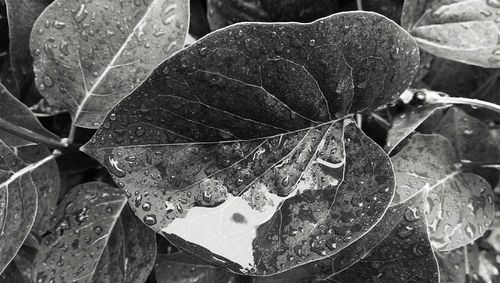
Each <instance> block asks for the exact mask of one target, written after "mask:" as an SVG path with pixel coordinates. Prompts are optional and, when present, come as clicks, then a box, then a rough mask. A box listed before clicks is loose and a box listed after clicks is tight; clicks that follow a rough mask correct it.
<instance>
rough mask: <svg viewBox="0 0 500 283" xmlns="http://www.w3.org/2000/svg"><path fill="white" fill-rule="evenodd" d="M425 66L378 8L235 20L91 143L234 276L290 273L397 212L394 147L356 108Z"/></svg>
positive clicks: (136, 194) (143, 201)
mask: <svg viewBox="0 0 500 283" xmlns="http://www.w3.org/2000/svg"><path fill="white" fill-rule="evenodd" d="M367 26H370V28H369V29H368V28H366V27H367ZM417 64H418V51H417V48H416V45H415V43H414V41H413V40H412V39H411V37H410V36H409V35H408V34H407V33H406V32H405V31H404V30H402V29H401V28H399V27H398V26H397V25H396V24H395V23H394V22H392V21H389V20H388V19H386V18H385V17H383V16H380V15H377V14H374V13H366V12H354V13H342V14H336V15H332V16H330V17H327V18H324V19H320V20H318V21H316V22H313V23H310V24H297V23H289V24H262V23H255V24H240V25H234V26H231V27H228V28H226V29H223V30H220V31H217V32H214V33H212V34H210V35H209V36H207V37H205V38H203V39H202V40H200V41H198V42H196V43H195V44H193V45H191V46H189V47H188V48H186V49H184V50H182V51H181V52H179V53H177V54H176V55H175V56H173V57H171V58H169V59H168V60H166V61H165V62H164V63H163V64H162V65H160V66H159V67H158V68H157V69H156V70H155V71H154V73H153V74H152V75H151V76H150V77H149V78H148V79H147V80H146V82H145V83H144V84H142V85H141V86H140V87H138V88H137V89H136V90H135V91H134V92H133V93H132V94H131V95H130V96H128V97H127V98H126V99H124V100H123V101H122V102H120V103H119V104H118V105H117V106H116V107H115V108H114V109H113V110H112V112H111V113H110V114H109V115H108V117H107V118H106V120H105V122H104V123H103V125H102V127H101V128H100V129H99V130H98V132H97V134H96V135H95V136H94V138H93V139H92V141H91V142H89V143H88V144H87V145H86V146H85V147H84V148H83V150H84V151H85V152H87V153H89V154H90V155H92V156H93V157H94V158H96V159H97V160H99V161H100V162H101V163H102V164H104V165H105V166H106V167H107V168H108V170H109V171H110V172H111V173H112V175H113V177H114V180H115V181H116V182H117V184H118V186H120V187H122V188H123V189H124V190H125V191H126V192H128V194H129V196H130V200H129V201H130V203H131V206H132V207H133V209H134V211H135V213H136V214H137V215H138V216H139V218H140V219H142V220H143V221H144V222H145V223H146V224H148V225H150V226H151V228H153V229H154V230H155V231H157V232H159V233H162V234H163V235H165V236H166V237H167V238H168V239H169V240H170V241H171V242H173V243H174V244H175V245H178V246H181V247H182V248H184V249H187V250H189V251H191V252H193V253H196V254H198V255H200V256H201V257H203V258H204V259H205V260H207V261H209V262H211V263H213V264H217V265H223V266H225V267H228V268H230V269H232V270H233V271H235V272H242V273H249V274H273V273H277V272H282V271H285V270H287V269H290V268H293V267H295V266H298V265H302V264H305V263H307V262H309V261H313V260H316V259H320V258H324V257H327V256H329V255H332V254H335V253H337V252H338V251H340V250H342V248H344V247H346V246H347V245H349V244H350V243H352V242H354V241H355V240H356V239H358V238H359V237H361V236H362V235H364V234H365V233H366V232H367V231H369V230H370V229H371V228H372V227H373V226H374V225H375V224H376V223H377V222H378V220H379V219H380V218H381V217H382V215H383V214H384V212H385V210H386V209H387V206H388V205H389V202H390V200H391V198H392V193H393V192H392V190H393V173H392V168H391V165H390V162H389V160H388V157H387V156H386V155H385V154H384V153H383V151H382V150H381V148H380V147H378V146H377V145H376V144H375V143H374V142H373V141H372V140H371V139H369V138H368V137H367V136H365V135H364V134H363V133H362V132H361V131H360V130H359V129H358V128H357V127H356V126H355V125H354V124H353V123H352V121H351V120H349V119H346V120H344V118H345V117H346V115H349V114H350V113H354V112H356V111H363V110H372V109H375V108H378V107H380V106H382V105H384V104H385V103H387V102H389V101H391V100H393V99H395V98H396V97H398V96H399V94H400V93H401V92H402V91H403V90H404V89H405V88H406V87H407V86H408V84H409V82H410V81H411V79H412V75H413V73H414V71H415V69H416V67H417ZM336 118H338V119H336ZM193 229H196V230H193Z"/></svg>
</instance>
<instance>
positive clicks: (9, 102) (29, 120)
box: [0, 84, 59, 147]
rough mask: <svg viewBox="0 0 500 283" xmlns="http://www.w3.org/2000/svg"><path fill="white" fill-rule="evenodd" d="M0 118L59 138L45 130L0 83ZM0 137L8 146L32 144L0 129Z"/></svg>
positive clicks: (56, 138)
mask: <svg viewBox="0 0 500 283" xmlns="http://www.w3.org/2000/svg"><path fill="white" fill-rule="evenodd" d="M0 119H1V120H5V121H7V122H10V123H12V124H14V125H18V126H21V127H23V128H25V129H27V130H29V131H32V132H35V133H37V134H40V135H43V136H46V137H49V138H53V139H55V140H59V138H58V137H57V136H55V135H54V134H52V133H51V132H49V131H47V130H46V129H45V128H44V127H43V126H42V125H41V124H40V122H39V121H38V120H37V118H36V117H35V115H33V113H31V111H30V110H29V108H28V107H26V105H24V104H22V103H21V102H20V101H19V100H17V99H16V98H15V97H14V96H13V95H12V94H11V93H10V92H9V91H8V90H7V88H5V86H4V85H2V84H0ZM0 139H2V141H3V142H4V143H5V144H7V145H8V146H10V147H17V146H25V145H30V144H34V143H33V142H31V141H28V140H25V139H23V138H20V137H18V136H15V135H13V134H11V133H8V132H6V131H4V130H0Z"/></svg>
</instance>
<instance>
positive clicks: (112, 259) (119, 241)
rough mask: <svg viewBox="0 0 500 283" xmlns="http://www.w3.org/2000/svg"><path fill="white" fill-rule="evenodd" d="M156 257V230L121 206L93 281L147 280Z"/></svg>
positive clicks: (131, 281)
mask: <svg viewBox="0 0 500 283" xmlns="http://www.w3.org/2000/svg"><path fill="white" fill-rule="evenodd" d="M155 259H156V233H155V232H154V231H152V230H151V229H148V228H147V227H146V226H144V224H143V223H142V222H141V221H140V220H139V219H138V218H137V217H135V215H134V214H133V213H132V211H131V210H130V209H129V208H128V207H124V209H123V210H122V213H121V215H120V218H119V220H118V221H117V222H116V224H115V226H114V228H113V232H112V233H111V235H110V237H109V240H108V244H107V246H106V248H105V249H104V251H103V253H102V255H101V259H100V260H99V264H98V265H97V270H96V272H95V274H94V277H93V278H92V282H102V283H107V282H116V283H118V282H130V283H134V282H146V279H147V278H148V276H149V274H150V273H151V270H152V269H153V265H154V263H155ZM172 282H175V281H172Z"/></svg>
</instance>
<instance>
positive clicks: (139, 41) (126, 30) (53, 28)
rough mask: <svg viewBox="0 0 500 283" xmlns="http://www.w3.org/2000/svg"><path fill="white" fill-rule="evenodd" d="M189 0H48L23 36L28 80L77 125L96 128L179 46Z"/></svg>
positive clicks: (183, 33) (182, 41)
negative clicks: (27, 42)
mask: <svg viewBox="0 0 500 283" xmlns="http://www.w3.org/2000/svg"><path fill="white" fill-rule="evenodd" d="M188 21H189V1H185V0H147V1H133V0H125V1H110V0H95V1H85V2H81V1H65V0H56V1H54V2H53V3H52V4H51V5H50V6H49V7H48V8H47V9H46V10H45V11H44V12H43V13H42V15H41V16H40V17H39V18H38V20H37V21H36V23H35V26H34V28H33V33H32V34H31V53H32V55H33V58H34V69H35V76H36V79H35V82H36V85H37V87H38V90H39V91H40V93H41V94H42V95H43V96H44V97H46V98H47V99H49V101H50V102H51V103H53V104H54V105H57V106H60V107H63V108H65V109H68V110H69V111H70V113H71V115H72V117H73V122H74V124H75V125H77V126H81V127H86V128H96V127H97V126H99V124H100V123H101V122H102V120H103V118H104V116H105V115H106V114H107V113H108V111H109V110H110V109H111V108H112V107H113V106H114V105H115V104H116V103H117V102H118V101H119V100H120V99H122V98H123V97H125V96H126V95H127V94H128V93H130V92H131V91H132V90H133V89H134V88H135V87H136V86H137V85H138V84H139V83H141V82H142V81H143V80H144V79H145V78H146V77H147V76H148V75H149V74H150V73H151V71H152V70H153V69H154V67H155V66H156V65H158V64H159V63H160V62H161V61H163V60H164V59H166V58H167V57H169V56H170V55H172V54H173V53H174V52H176V51H177V50H179V49H181V48H182V47H183V46H184V39H185V36H186V33H187V29H188Z"/></svg>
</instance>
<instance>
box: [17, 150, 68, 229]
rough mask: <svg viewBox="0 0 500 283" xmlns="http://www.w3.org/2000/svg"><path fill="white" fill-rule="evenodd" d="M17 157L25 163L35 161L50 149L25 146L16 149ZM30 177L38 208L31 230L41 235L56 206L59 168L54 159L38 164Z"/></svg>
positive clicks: (47, 227) (40, 158) (58, 188)
mask: <svg viewBox="0 0 500 283" xmlns="http://www.w3.org/2000/svg"><path fill="white" fill-rule="evenodd" d="M17 153H18V156H19V158H21V159H22V160H23V161H24V162H26V163H35V162H37V161H39V160H42V159H43V158H44V157H47V156H49V155H50V151H49V150H48V149H47V148H46V147H44V146H39V145H34V146H25V147H20V148H18V149H17ZM31 177H32V179H33V182H34V184H35V187H36V188H37V192H38V198H39V202H38V210H37V213H36V219H35V223H34V224H33V227H32V228H31V232H35V233H36V234H38V235H43V234H44V233H45V232H46V231H48V230H49V229H50V223H51V217H52V215H53V214H54V212H55V210H56V207H57V200H58V199H59V191H60V189H61V180H60V177H59V168H58V167H57V163H56V161H55V160H50V161H48V162H47V163H45V164H43V165H41V166H39V167H38V168H36V169H34V170H33V172H31Z"/></svg>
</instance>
